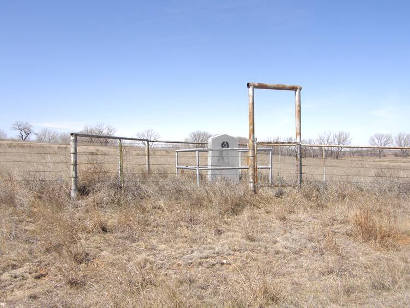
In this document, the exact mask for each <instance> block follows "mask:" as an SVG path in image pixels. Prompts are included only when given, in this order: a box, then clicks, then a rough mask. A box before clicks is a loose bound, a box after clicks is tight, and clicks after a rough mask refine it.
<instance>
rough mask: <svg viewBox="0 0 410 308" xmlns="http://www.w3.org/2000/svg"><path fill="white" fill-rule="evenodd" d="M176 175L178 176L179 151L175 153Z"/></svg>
mask: <svg viewBox="0 0 410 308" xmlns="http://www.w3.org/2000/svg"><path fill="white" fill-rule="evenodd" d="M175 175H176V176H178V151H175Z"/></svg>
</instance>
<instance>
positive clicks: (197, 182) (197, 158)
mask: <svg viewBox="0 0 410 308" xmlns="http://www.w3.org/2000/svg"><path fill="white" fill-rule="evenodd" d="M195 154H196V185H198V186H199V151H198V150H196V151H195Z"/></svg>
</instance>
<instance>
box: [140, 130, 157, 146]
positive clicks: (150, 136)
mask: <svg viewBox="0 0 410 308" xmlns="http://www.w3.org/2000/svg"><path fill="white" fill-rule="evenodd" d="M136 136H137V138H140V139H147V140H148V141H156V140H158V139H159V138H160V136H159V133H158V132H156V131H155V130H153V129H146V130H144V131H142V132H139V133H137V135H136ZM153 146H154V143H153V142H150V143H149V147H150V148H152V147H153Z"/></svg>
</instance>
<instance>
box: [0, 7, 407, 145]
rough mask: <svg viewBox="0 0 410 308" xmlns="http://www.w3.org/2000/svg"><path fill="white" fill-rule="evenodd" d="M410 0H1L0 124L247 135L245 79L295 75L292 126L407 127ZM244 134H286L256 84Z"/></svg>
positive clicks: (280, 105) (356, 137)
mask: <svg viewBox="0 0 410 308" xmlns="http://www.w3.org/2000/svg"><path fill="white" fill-rule="evenodd" d="M409 13H410V2H409V1H395V0H390V1H387V0H386V1H377V0H373V1H366V0H363V1H313V0H312V1H274V0H272V1H262V0H256V1H242V0H232V1H223V0H219V1H214V0H206V1H202V0H201V1H194V0H190V1H172V0H168V1H125V0H123V1H103V0H98V1H86V0H82V1H76V0H70V1H52V0H49V1H44V0H36V1H32V0H30V1H28V0H26V1H24V0H14V1H12V0H9V1H6V0H1V1H0V42H1V44H0V104H1V113H0V129H2V130H5V131H6V132H8V133H9V135H11V134H12V131H10V126H11V125H12V123H13V121H15V120H24V121H29V122H31V123H33V124H34V125H35V128H36V129H40V128H42V127H51V128H56V129H60V130H64V131H76V130H79V129H81V128H82V127H83V126H84V125H86V124H89V125H93V124H96V123H99V122H104V123H107V124H110V125H112V126H114V127H115V128H116V129H117V134H119V135H127V136H133V135H135V134H136V133H137V132H139V131H142V130H145V129H149V128H152V129H154V130H156V131H158V132H159V133H160V135H161V137H162V138H163V139H183V138H185V137H186V136H187V135H188V134H189V132H191V131H193V130H198V129H201V130H207V131H210V132H212V133H229V134H233V135H241V136H247V132H248V122H247V121H248V114H247V112H248V106H247V103H248V98H247V88H246V83H247V82H249V81H254V82H266V83H289V84H300V85H302V86H303V90H302V138H313V137H316V136H317V135H318V134H319V133H321V132H324V131H338V130H344V131H349V132H350V133H351V135H352V137H353V143H354V144H367V143H368V139H369V136H370V135H372V134H373V133H376V132H382V133H392V134H396V133H398V132H401V131H405V132H410V121H409V116H410V19H409V18H408V16H409ZM255 94H256V97H255V102H256V135H257V137H258V139H259V140H261V139H264V138H267V137H270V136H282V137H287V136H293V135H294V94H293V93H292V92H278V91H267V90H257V91H255Z"/></svg>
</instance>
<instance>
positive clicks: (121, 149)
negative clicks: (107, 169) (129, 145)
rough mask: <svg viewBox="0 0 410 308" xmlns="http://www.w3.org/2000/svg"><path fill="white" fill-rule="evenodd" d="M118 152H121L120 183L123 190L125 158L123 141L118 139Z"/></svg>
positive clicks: (119, 164) (119, 162)
mask: <svg viewBox="0 0 410 308" xmlns="http://www.w3.org/2000/svg"><path fill="white" fill-rule="evenodd" d="M118 150H119V160H118V181H119V185H120V187H121V188H123V187H124V156H123V148H122V141H121V139H118Z"/></svg>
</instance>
